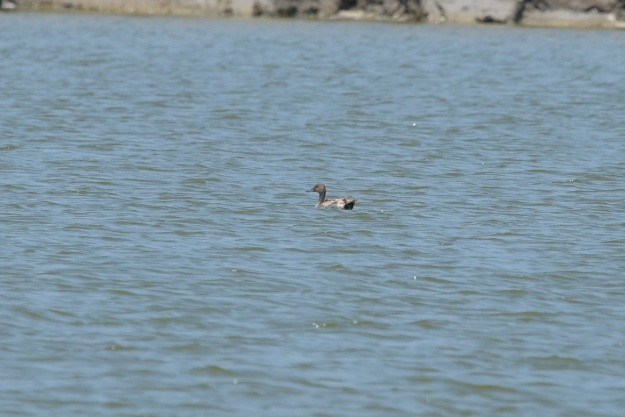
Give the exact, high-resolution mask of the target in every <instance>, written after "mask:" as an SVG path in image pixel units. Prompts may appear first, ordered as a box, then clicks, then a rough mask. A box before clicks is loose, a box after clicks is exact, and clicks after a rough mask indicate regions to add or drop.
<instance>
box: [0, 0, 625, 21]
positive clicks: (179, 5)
mask: <svg viewBox="0 0 625 417" xmlns="http://www.w3.org/2000/svg"><path fill="white" fill-rule="evenodd" d="M0 6H1V7H2V9H5V10H6V9H14V10H42V11H51V10H68V11H71V10H74V11H87V12H106V13H120V14H137V15H176V16H235V17H263V16H266V17H282V18H288V17H297V18H309V19H345V20H386V21H398V22H423V23H448V24H454V23H455V24H470V23H478V24H513V25H520V26H543V27H605V28H625V0H0ZM14 6H16V7H14Z"/></svg>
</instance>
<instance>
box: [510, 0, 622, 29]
mask: <svg viewBox="0 0 625 417" xmlns="http://www.w3.org/2000/svg"><path fill="white" fill-rule="evenodd" d="M514 20H515V22H517V23H520V24H522V25H526V26H550V27H554V26H555V27H619V26H620V25H619V24H618V23H619V22H618V21H619V20H621V21H622V20H625V0H519V6H518V10H517V13H516V16H515V19H514Z"/></svg>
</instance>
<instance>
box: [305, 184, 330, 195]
mask: <svg viewBox="0 0 625 417" xmlns="http://www.w3.org/2000/svg"><path fill="white" fill-rule="evenodd" d="M308 191H309V192H310V191H314V192H316V193H319V194H325V193H326V186H325V185H323V184H315V186H314V187H313V188H311V189H310V190H308Z"/></svg>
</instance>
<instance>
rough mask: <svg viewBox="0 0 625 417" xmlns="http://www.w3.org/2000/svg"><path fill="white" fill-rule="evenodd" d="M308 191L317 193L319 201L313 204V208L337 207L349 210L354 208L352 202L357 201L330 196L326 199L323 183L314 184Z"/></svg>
mask: <svg viewBox="0 0 625 417" xmlns="http://www.w3.org/2000/svg"><path fill="white" fill-rule="evenodd" d="M308 191H309V192H310V191H314V192H316V193H319V201H318V202H317V204H315V208H323V209H329V208H337V209H341V210H351V209H353V208H354V204H356V201H358V200H357V199H355V198H350V199H347V198H332V199H329V200H326V186H325V185H323V184H315V186H314V187H313V188H311V189H310V190H308Z"/></svg>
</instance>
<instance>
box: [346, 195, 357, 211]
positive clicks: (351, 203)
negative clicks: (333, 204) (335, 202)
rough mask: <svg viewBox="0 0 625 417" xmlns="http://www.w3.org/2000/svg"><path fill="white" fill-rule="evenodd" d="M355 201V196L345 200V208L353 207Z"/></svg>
mask: <svg viewBox="0 0 625 417" xmlns="http://www.w3.org/2000/svg"><path fill="white" fill-rule="evenodd" d="M356 201H358V199H357V198H355V199H353V200H347V203H345V210H351V209H353V208H354V204H356Z"/></svg>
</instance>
